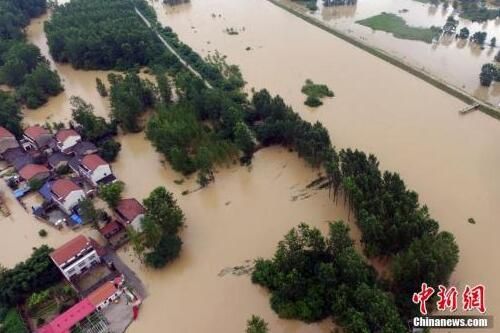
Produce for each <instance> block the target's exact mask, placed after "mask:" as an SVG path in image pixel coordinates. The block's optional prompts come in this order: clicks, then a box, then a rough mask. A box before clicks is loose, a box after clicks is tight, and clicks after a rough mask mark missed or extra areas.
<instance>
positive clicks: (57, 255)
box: [50, 235, 101, 280]
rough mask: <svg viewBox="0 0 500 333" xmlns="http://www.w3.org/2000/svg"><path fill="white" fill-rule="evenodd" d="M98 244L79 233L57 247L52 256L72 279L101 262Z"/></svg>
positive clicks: (68, 277)
mask: <svg viewBox="0 0 500 333" xmlns="http://www.w3.org/2000/svg"><path fill="white" fill-rule="evenodd" d="M98 250H99V249H98V248H97V244H96V243H95V241H93V240H92V239H90V238H88V237H86V236H83V235H79V236H77V237H75V238H73V239H72V240H70V241H69V242H67V243H65V244H63V245H62V246H60V247H58V248H57V249H55V250H54V251H53V252H52V253H51V254H50V258H51V259H52V261H53V262H54V263H55V264H56V266H57V267H58V268H59V270H60V271H61V273H62V274H63V275H64V276H65V277H66V279H68V280H71V279H72V278H75V277H77V276H79V275H81V274H83V273H84V272H86V271H87V270H89V269H90V268H91V267H93V266H95V265H97V264H99V263H100V262H101V257H100V256H99V253H98Z"/></svg>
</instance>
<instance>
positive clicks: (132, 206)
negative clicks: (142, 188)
mask: <svg viewBox="0 0 500 333" xmlns="http://www.w3.org/2000/svg"><path fill="white" fill-rule="evenodd" d="M115 212H116V217H117V219H118V221H119V222H120V223H122V224H123V225H125V226H127V225H131V226H132V227H133V228H134V229H136V230H140V229H141V220H142V219H143V218H144V213H145V212H146V210H145V209H144V206H142V205H141V203H140V202H139V201H137V200H136V199H134V198H130V199H122V200H120V201H119V202H118V204H117V205H116V208H115Z"/></svg>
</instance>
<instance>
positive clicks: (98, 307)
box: [96, 289, 123, 310]
mask: <svg viewBox="0 0 500 333" xmlns="http://www.w3.org/2000/svg"><path fill="white" fill-rule="evenodd" d="M122 293H123V291H122V290H121V289H117V290H116V292H115V293H114V294H113V295H111V297H109V298H108V299H106V300H104V301H103V302H102V303H101V304H98V305H97V306H96V309H97V310H102V309H104V308H106V307H107V306H108V305H110V304H111V303H112V302H113V301H114V300H115V299H117V298H118V297H119V296H120V295H121V294H122Z"/></svg>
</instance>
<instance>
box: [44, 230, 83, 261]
mask: <svg viewBox="0 0 500 333" xmlns="http://www.w3.org/2000/svg"><path fill="white" fill-rule="evenodd" d="M90 246H91V243H90V240H89V239H88V238H87V237H85V236H83V235H79V236H77V237H75V238H73V239H72V240H70V241H69V242H67V243H65V244H64V245H62V246H60V247H59V248H57V249H55V250H54V251H53V252H52V253H51V254H50V257H51V258H52V259H53V260H54V261H55V262H56V263H57V264H58V265H62V264H64V263H65V262H66V261H68V260H69V259H71V258H73V257H74V256H75V255H77V254H78V253H80V252H81V251H82V250H84V249H86V248H88V247H90Z"/></svg>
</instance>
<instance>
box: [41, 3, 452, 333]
mask: <svg viewBox="0 0 500 333" xmlns="http://www.w3.org/2000/svg"><path fill="white" fill-rule="evenodd" d="M71 3H74V4H75V5H74V6H70V5H66V6H64V7H62V8H63V9H62V10H65V11H69V12H67V14H68V15H70V16H72V17H73V18H77V17H78V18H80V19H81V20H82V21H88V20H90V19H89V18H88V17H87V15H88V16H89V17H93V15H94V13H95V12H97V11H100V10H101V9H102V8H108V7H107V6H108V5H109V3H114V5H116V6H118V8H115V9H114V10H115V11H120V10H121V11H124V13H123V15H126V16H127V17H130V18H131V16H132V14H134V13H133V8H132V7H131V6H130V5H129V2H128V1H126V0H111V1H110V2H106V3H102V2H100V1H96V0H72V2H71ZM120 3H121V4H122V7H120V5H119V4H120ZM83 4H85V6H84V5H83ZM135 4H136V5H137V6H138V7H139V8H141V11H142V12H143V14H145V15H146V16H147V17H148V19H149V20H151V23H152V24H153V26H154V27H155V28H156V29H157V30H158V31H159V32H160V33H161V34H162V35H163V36H164V37H165V39H167V40H168V42H169V43H171V44H172V46H173V47H174V48H175V49H176V50H177V51H178V52H179V53H180V54H181V55H182V56H183V57H184V59H186V60H187V61H188V62H189V63H190V64H191V65H192V66H193V68H195V69H196V70H198V71H199V72H200V73H201V75H202V76H203V77H204V78H205V79H206V80H208V81H209V82H210V83H211V85H212V86H213V87H214V88H213V89H210V88H208V87H207V85H205V84H204V82H203V80H201V79H200V78H197V77H196V76H194V75H193V74H192V73H190V72H189V71H187V70H186V69H184V68H183V67H182V66H181V64H180V63H179V61H178V60H177V59H176V58H175V57H173V56H172V55H171V54H170V53H169V52H168V51H166V50H165V49H162V53H161V54H159V53H157V50H156V41H154V40H150V41H149V42H148V43H150V45H149V46H148V45H146V46H145V48H146V49H148V48H149V49H151V50H153V51H154V52H151V53H147V54H149V55H147V54H145V55H144V56H145V57H146V58H145V59H143V60H144V61H143V62H134V63H129V64H128V66H130V67H131V68H128V69H133V67H135V66H137V65H139V64H140V63H142V64H148V65H149V66H150V67H151V68H152V70H153V73H154V74H155V77H156V80H157V84H156V85H150V84H149V83H147V82H146V81H143V80H140V79H139V78H138V77H137V74H135V73H133V71H132V72H129V73H128V74H127V75H126V76H125V77H114V78H113V77H111V78H110V81H111V100H112V105H113V111H112V116H113V118H114V119H115V120H116V121H117V122H118V123H119V124H120V126H122V128H124V129H125V130H132V131H136V130H140V129H141V128H142V126H140V124H139V121H140V117H139V115H141V114H142V112H144V110H145V108H151V109H153V110H154V112H153V114H152V116H151V117H150V119H149V121H148V123H147V124H146V126H145V128H146V135H147V137H148V138H149V139H150V140H151V141H152V143H153V145H154V146H155V148H156V149H157V150H158V151H159V152H160V153H162V154H163V155H164V156H165V158H166V159H167V160H168V161H169V162H170V164H171V165H172V167H173V168H174V169H175V170H177V171H180V172H182V173H184V174H189V173H194V172H196V171H198V182H199V183H200V185H202V186H206V185H208V184H209V183H210V182H211V181H213V180H214V169H215V167H216V165H217V164H220V163H231V162H233V161H234V160H235V159H236V158H237V157H239V158H240V161H241V162H243V163H251V160H252V156H253V153H254V152H255V150H256V149H257V148H258V147H259V146H270V145H281V146H284V147H286V148H288V149H289V150H292V151H296V152H297V153H298V155H299V156H300V157H302V158H303V159H304V160H305V161H307V163H308V164H309V165H311V166H312V167H314V168H320V169H321V170H324V173H325V174H326V180H327V186H328V187H329V189H330V193H331V195H332V200H339V198H342V199H344V200H345V202H344V203H345V204H346V205H349V209H350V210H351V211H352V212H353V213H354V217H355V219H356V221H357V224H358V226H359V229H360V230H361V232H362V244H363V249H364V252H365V254H366V256H368V257H370V258H386V259H390V267H389V268H390V270H389V271H390V274H389V275H390V276H391V279H389V280H385V279H382V278H380V277H378V276H377V275H376V274H375V272H374V270H373V268H371V267H370V266H369V265H367V264H366V263H365V260H364V258H363V257H362V256H361V255H360V254H359V253H358V252H356V251H355V250H354V248H353V246H352V241H351V240H350V239H349V237H348V233H347V227H346V226H345V225H344V224H343V223H341V222H338V223H334V224H332V225H331V227H330V234H329V235H328V237H324V236H322V235H321V233H319V231H318V230H316V229H313V228H310V227H308V226H306V225H302V226H300V227H299V228H298V229H294V230H292V231H291V232H290V233H289V234H288V235H287V236H286V237H285V240H284V241H282V242H280V243H279V245H278V250H277V252H276V254H275V256H274V258H273V259H272V260H263V259H260V260H258V261H257V265H256V270H255V272H254V274H253V281H254V282H256V283H259V284H261V285H263V286H265V287H266V288H268V289H269V290H270V291H271V293H272V296H271V306H272V307H273V309H274V310H275V311H276V312H277V313H278V314H279V315H280V316H282V317H285V318H297V319H301V320H304V321H308V322H309V321H316V320H319V319H322V318H324V317H326V316H332V318H333V319H334V320H335V321H336V322H338V323H339V324H341V325H343V326H345V327H346V328H347V329H348V332H379V331H381V332H395V333H396V332H397V333H399V332H402V331H403V329H404V327H405V324H404V321H405V320H406V319H407V318H409V317H410V316H411V315H412V314H413V313H415V311H416V310H417V306H415V305H413V304H412V303H411V294H412V293H413V292H415V291H416V290H418V289H419V287H420V284H421V283H422V282H426V283H428V284H429V285H432V286H437V285H438V284H447V282H448V279H449V277H450V275H451V273H452V272H453V270H454V268H455V265H456V264H457V262H458V247H457V245H456V243H455V240H454V238H453V236H452V235H451V234H449V233H447V232H440V231H439V226H438V223H437V222H436V221H435V220H433V219H432V218H431V217H430V216H429V213H428V210H427V208H426V207H425V206H422V205H420V203H419V200H418V195H417V194H416V193H415V192H413V191H411V190H409V189H407V188H406V185H405V183H404V182H403V180H402V179H401V178H400V176H399V175H398V174H397V173H390V172H382V171H380V169H379V165H378V161H377V159H376V157H375V156H373V155H366V154H365V153H363V152H360V151H357V150H355V151H353V150H342V151H340V152H337V150H336V149H335V148H334V146H333V144H332V142H331V140H330V136H329V134H328V131H327V129H326V128H325V127H324V126H323V125H322V124H321V123H319V122H317V123H315V124H311V123H309V122H306V121H304V120H303V119H301V118H300V116H299V115H298V114H297V113H295V112H294V111H293V110H292V108H291V107H289V106H287V105H286V103H285V102H284V101H283V99H282V98H281V97H279V96H274V97H273V96H271V95H270V94H269V92H268V91H267V90H261V91H258V92H255V93H253V96H252V98H251V99H249V98H247V96H246V95H245V94H244V93H243V92H242V89H241V87H242V86H243V85H244V81H243V78H242V77H241V73H240V72H239V70H238V68H237V67H235V66H229V65H227V64H226V63H225V60H224V57H221V56H220V55H215V56H214V57H211V58H209V59H202V58H201V57H200V56H199V55H198V54H197V53H196V52H194V51H193V50H192V49H191V48H189V47H188V46H186V45H185V44H183V43H181V42H180V41H179V40H178V38H177V36H176V35H175V33H173V32H172V30H171V29H170V28H161V27H160V26H159V23H158V22H157V20H156V17H155V14H154V11H153V10H152V9H151V8H150V7H148V5H147V3H145V2H144V1H138V0H137V1H136V2H135ZM86 5H88V6H89V7H86ZM82 6H84V7H82ZM82 8H85V10H82ZM58 10H59V9H56V13H55V15H56V16H57V15H61V14H60V13H59V14H58V13H57V12H58ZM109 14H111V11H110V12H109ZM134 15H135V14H134ZM103 19H104V20H105V21H108V23H107V24H103V25H102V26H101V29H103V30H105V29H109V30H105V31H100V32H99V34H98V36H108V38H114V39H115V40H119V39H121V38H124V37H123V36H122V35H127V27H123V26H112V25H115V24H117V22H114V23H112V21H113V20H112V19H111V20H108V19H106V17H104V16H103ZM123 24H125V23H122V25H123ZM133 24H135V23H133ZM108 25H109V26H108ZM76 27H77V28H75V27H74V26H73V25H70V24H69V23H66V24H64V25H61V26H60V29H59V30H58V34H60V36H61V37H60V38H61V39H62V40H64V39H66V38H67V36H69V35H75V36H76V35H78V34H79V29H84V27H85V25H83V26H79V25H78V24H76ZM78 27H80V28H78ZM120 28H121V29H120ZM109 31H113V32H114V34H111V33H109ZM47 32H48V33H49V35H50V34H51V32H50V28H48V30H47ZM81 34H82V36H85V35H86V33H85V32H83V31H82V32H81ZM144 34H146V31H144ZM49 38H50V36H49ZM97 40H98V44H100V43H103V44H104V45H105V43H106V41H105V39H102V40H99V38H97ZM146 41H148V39H146ZM110 43H111V44H115V43H116V42H115V41H110ZM82 45H85V43H84V44H82ZM104 45H98V46H97V49H99V48H100V47H104ZM85 50H87V48H86V47H83V48H82V49H81V51H78V49H76V51H75V52H76V53H75V57H83V58H86V57H88V58H87V59H88V61H89V62H91V63H100V60H99V59H100V57H102V56H103V55H101V54H99V53H85V52H86V51H85ZM51 52H54V51H53V50H51ZM79 52H83V53H81V54H80V53H79ZM110 54H111V55H112V56H111V57H110V58H107V59H108V60H107V61H108V63H110V64H115V65H116V64H117V63H118V62H119V61H122V60H123V59H122V57H123V56H122V54H121V53H120V52H117V53H110ZM68 61H70V62H72V61H71V60H70V59H69V58H68ZM72 63H73V62H72ZM121 64H125V62H121ZM174 90H175V98H174V96H173V94H172V92H173V91H174ZM113 94H115V96H119V97H116V98H113ZM120 100H125V101H128V102H127V103H125V104H127V105H122V104H123V103H120ZM130 105H133V106H134V107H130ZM136 125H137V127H136ZM151 230H153V231H154V228H153V225H151ZM154 234H155V233H154V232H153V233H151V235H154ZM139 236H144V234H143V235H139ZM156 240H157V241H158V239H156ZM160 243H161V242H159V243H155V244H156V245H159V244H160ZM137 244H138V245H141V244H142V243H141V242H139V243H137ZM172 244H173V245H175V244H178V243H177V242H172ZM172 244H171V245H172ZM142 245H144V244H142ZM139 248H140V246H139ZM170 249H171V247H170V246H165V249H164V251H163V250H162V251H160V252H161V253H162V254H161V255H160V252H158V253H157V254H158V255H160V257H161V258H156V255H155V258H154V262H155V264H153V266H156V263H160V264H161V265H163V264H164V262H165V258H166V257H165V255H166V253H167V254H168V253H170V252H171V251H170ZM151 259H152V258H151ZM161 265H158V266H161Z"/></svg>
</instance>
